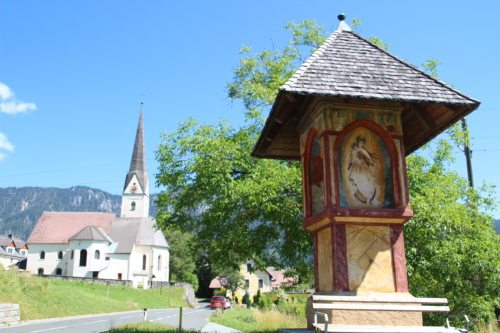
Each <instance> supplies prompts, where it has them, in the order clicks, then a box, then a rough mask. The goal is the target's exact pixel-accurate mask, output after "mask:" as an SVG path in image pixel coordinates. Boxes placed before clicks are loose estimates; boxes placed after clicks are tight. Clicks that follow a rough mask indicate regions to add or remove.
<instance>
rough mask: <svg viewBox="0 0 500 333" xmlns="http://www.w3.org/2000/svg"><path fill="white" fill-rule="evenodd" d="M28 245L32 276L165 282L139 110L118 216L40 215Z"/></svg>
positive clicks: (163, 244)
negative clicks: (152, 212)
mask: <svg viewBox="0 0 500 333" xmlns="http://www.w3.org/2000/svg"><path fill="white" fill-rule="evenodd" d="M27 244H28V246H29V248H30V251H29V253H28V261H27V268H26V269H27V271H29V272H30V273H32V274H38V275H56V276H67V277H80V278H92V279H105V280H126V281H128V282H129V283H130V284H131V285H132V286H133V287H142V288H149V287H151V286H153V285H155V284H156V283H159V282H167V281H168V276H169V255H170V253H169V246H168V243H167V240H166V239H165V236H164V235H163V233H162V232H161V231H160V230H157V229H156V227H155V220H154V218H152V217H150V216H149V182H148V176H147V171H146V158H145V152H144V125H143V111H142V107H141V113H140V117H139V123H138V126H137V133H136V137H135V143H134V148H133V152H132V160H131V162H130V169H129V172H128V174H127V176H126V178H125V186H124V189H123V195H122V205H121V213H120V216H119V217H117V216H116V215H115V214H113V213H102V212H44V213H43V214H42V216H41V217H40V219H39V220H38V222H37V224H36V226H35V228H34V229H33V232H32V233H31V235H30V237H29V238H28V241H27Z"/></svg>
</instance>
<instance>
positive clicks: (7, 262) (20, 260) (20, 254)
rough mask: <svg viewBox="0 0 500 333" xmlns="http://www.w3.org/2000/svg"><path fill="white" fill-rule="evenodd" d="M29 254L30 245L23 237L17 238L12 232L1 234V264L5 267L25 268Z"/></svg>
mask: <svg viewBox="0 0 500 333" xmlns="http://www.w3.org/2000/svg"><path fill="white" fill-rule="evenodd" d="M27 255H28V245H27V244H26V243H25V242H24V241H23V240H21V239H18V238H15V237H14V236H13V235H12V234H9V235H8V236H0V265H1V266H3V268H4V269H9V268H12V267H13V266H17V267H19V268H25V267H26V266H25V265H26V261H25V260H26V258H27Z"/></svg>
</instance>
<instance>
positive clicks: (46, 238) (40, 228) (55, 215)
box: [27, 212, 116, 244]
mask: <svg viewBox="0 0 500 333" xmlns="http://www.w3.org/2000/svg"><path fill="white" fill-rule="evenodd" d="M115 219H116V216H115V214H112V213H95V212H44V213H43V214H42V216H41V217H40V219H39V220H38V223H37V224H36V226H35V229H33V231H32V232H31V235H30V237H29V238H28V241H27V243H28V244H33V243H50V244H59V243H67V242H68V239H69V238H70V237H71V236H73V235H75V234H76V233H77V232H79V231H80V230H82V229H83V228H84V227H86V226H88V225H93V226H95V227H98V228H101V229H102V230H104V231H105V232H106V233H108V234H109V232H110V231H111V224H112V223H113V221H114V220H115Z"/></svg>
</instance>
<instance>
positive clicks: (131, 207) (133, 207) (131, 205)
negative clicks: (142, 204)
mask: <svg viewBox="0 0 500 333" xmlns="http://www.w3.org/2000/svg"><path fill="white" fill-rule="evenodd" d="M130 210H135V201H132V203H131V204H130Z"/></svg>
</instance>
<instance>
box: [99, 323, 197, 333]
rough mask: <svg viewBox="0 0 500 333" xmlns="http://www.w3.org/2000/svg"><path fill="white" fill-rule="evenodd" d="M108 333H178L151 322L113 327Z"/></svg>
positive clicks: (172, 328)
mask: <svg viewBox="0 0 500 333" xmlns="http://www.w3.org/2000/svg"><path fill="white" fill-rule="evenodd" d="M108 332H109V333H156V332H158V333H179V330H178V329H177V328H174V327H171V326H167V325H162V324H156V323H151V322H141V323H137V324H127V325H123V326H118V327H114V328H112V329H111V330H109V331H108ZM189 332H191V333H194V332H195V331H186V330H182V332H181V333H189Z"/></svg>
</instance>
